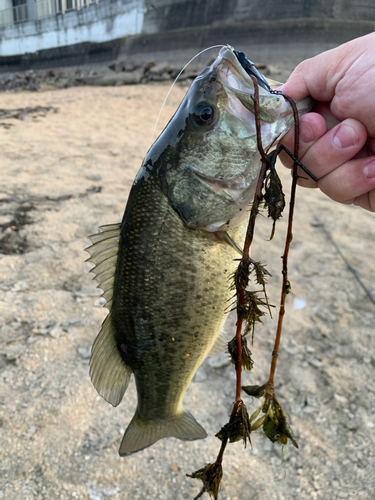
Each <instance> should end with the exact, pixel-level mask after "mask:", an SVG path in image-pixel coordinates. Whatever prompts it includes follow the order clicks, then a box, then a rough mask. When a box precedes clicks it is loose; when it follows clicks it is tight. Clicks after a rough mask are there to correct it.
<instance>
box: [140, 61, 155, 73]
mask: <svg viewBox="0 0 375 500" xmlns="http://www.w3.org/2000/svg"><path fill="white" fill-rule="evenodd" d="M154 66H155V62H154V61H148V62H146V64H145V65H144V66H143V69H144V71H148V70H150V69H151V68H153V67H154Z"/></svg>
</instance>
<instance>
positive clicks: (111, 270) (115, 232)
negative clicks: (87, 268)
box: [86, 224, 121, 310]
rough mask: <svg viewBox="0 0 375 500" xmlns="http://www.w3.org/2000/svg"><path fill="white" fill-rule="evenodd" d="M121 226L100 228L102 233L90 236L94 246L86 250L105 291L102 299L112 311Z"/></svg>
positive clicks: (93, 270) (113, 225) (96, 276)
mask: <svg viewBox="0 0 375 500" xmlns="http://www.w3.org/2000/svg"><path fill="white" fill-rule="evenodd" d="M120 231H121V224H108V225H106V226H100V233H97V234H93V235H91V236H89V238H90V240H91V241H92V243H93V244H92V245H91V246H89V247H88V248H86V250H87V251H88V253H89V254H90V257H89V258H88V259H87V261H89V262H93V263H94V264H95V267H94V268H93V269H91V271H92V272H93V273H94V274H95V279H97V281H98V282H99V285H98V288H101V289H102V290H103V294H102V297H104V298H105V299H106V301H107V303H106V307H107V308H108V309H109V310H111V307H112V296H113V282H114V274H115V271H116V264H117V254H118V247H119V241H120Z"/></svg>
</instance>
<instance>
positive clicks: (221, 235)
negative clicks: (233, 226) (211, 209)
mask: <svg viewBox="0 0 375 500" xmlns="http://www.w3.org/2000/svg"><path fill="white" fill-rule="evenodd" d="M214 234H215V235H216V237H217V238H218V239H219V240H221V241H224V242H225V243H227V244H228V245H230V246H231V247H232V248H234V249H235V250H236V251H237V252H238V253H239V254H240V255H241V257H242V248H241V247H240V246H239V245H237V243H236V242H235V241H234V240H232V238H231V237H230V236H229V234H228V233H227V232H226V231H216V232H215V233H214Z"/></svg>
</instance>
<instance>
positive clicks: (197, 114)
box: [194, 102, 215, 126]
mask: <svg viewBox="0 0 375 500" xmlns="http://www.w3.org/2000/svg"><path fill="white" fill-rule="evenodd" d="M194 119H195V123H196V124H197V125H200V126H207V125H211V124H212V123H213V121H214V120H215V109H214V107H213V106H212V105H211V104H208V103H206V102H202V103H200V104H198V106H197V107H196V108H195V111H194Z"/></svg>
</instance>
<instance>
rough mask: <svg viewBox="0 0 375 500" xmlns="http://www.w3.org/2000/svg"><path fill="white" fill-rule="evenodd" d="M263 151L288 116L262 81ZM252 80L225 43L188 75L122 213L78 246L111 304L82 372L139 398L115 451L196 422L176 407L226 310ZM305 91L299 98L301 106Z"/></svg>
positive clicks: (248, 194)
mask: <svg viewBox="0 0 375 500" xmlns="http://www.w3.org/2000/svg"><path fill="white" fill-rule="evenodd" d="M259 90H260V106H261V119H262V122H261V123H262V141H263V146H264V148H265V150H268V149H269V148H270V147H271V146H272V145H273V144H276V142H277V141H278V140H279V139H280V138H281V137H282V136H283V135H284V134H285V133H286V132H287V131H288V129H289V128H290V127H291V125H292V123H293V115H292V110H291V108H290V105H289V104H288V103H287V102H286V101H285V100H284V99H283V98H282V97H280V96H277V95H273V94H271V93H270V92H269V91H268V90H267V86H264V88H262V87H260V89H259ZM253 95H254V88H253V82H252V80H251V78H250V77H249V76H248V74H247V73H246V72H245V71H244V69H243V67H242V66H241V64H240V63H239V61H238V59H237V57H236V55H235V52H234V51H233V49H232V48H231V47H229V46H227V47H224V48H223V49H222V50H221V51H220V53H219V56H218V57H217V59H216V60H215V62H214V63H213V64H212V65H211V66H210V67H209V68H206V69H205V70H204V71H203V72H202V73H201V74H200V75H199V76H198V77H197V78H196V79H195V81H194V82H193V84H192V85H191V87H190V89H189V91H188V92H187V94H186V96H185V98H184V99H183V101H182V103H181V105H180V106H179V108H178V110H177V112H176V113H175V115H174V116H173V118H172V119H171V120H170V122H169V123H168V125H167V126H166V128H165V129H164V131H163V132H162V134H161V135H160V137H159V138H158V139H157V140H156V142H155V143H154V145H153V146H152V147H151V148H150V150H149V151H148V153H147V155H146V158H145V160H144V162H143V165H142V167H141V169H140V171H139V172H138V175H137V177H136V179H135V181H134V184H133V187H132V189H131V191H130V195H129V199H128V202H127V205H126V208H125V213H124V216H123V219H122V222H121V223H119V224H113V225H108V226H103V227H101V232H100V233H98V234H95V235H93V236H91V237H90V238H91V240H92V243H93V244H92V246H91V247H89V248H88V251H89V253H90V258H89V259H88V260H90V261H91V262H93V263H94V264H95V267H94V269H93V272H94V273H95V274H96V279H97V280H98V281H99V286H100V287H101V288H102V289H103V292H104V293H103V296H104V297H105V298H106V300H107V304H106V307H107V308H108V309H109V314H108V316H107V317H106V319H105V321H104V322H103V325H102V328H101V330H100V333H99V335H98V337H97V338H96V340H95V342H94V345H93V348H92V356H91V361H90V375H91V379H92V382H93V384H94V386H95V388H96V389H97V391H98V392H99V394H100V395H101V396H103V398H104V399H106V400H107V401H108V402H109V403H111V404H112V405H113V406H117V405H118V404H119V403H120V401H121V400H122V397H123V395H124V393H125V391H126V389H127V386H128V384H129V380H130V376H131V374H132V373H133V374H134V377H135V382H136V387H137V393H138V406H137V410H136V412H135V415H134V417H133V419H132V420H131V422H130V424H129V426H128V428H127V430H126V432H125V434H124V437H123V440H122V443H121V446H120V450H119V453H120V455H122V456H123V455H129V454H131V453H134V452H137V451H139V450H142V449H143V448H146V447H148V446H151V445H152V444H153V443H155V442H156V441H157V440H159V439H161V438H164V437H175V438H179V439H184V440H194V439H201V438H204V437H206V435H207V434H206V432H205V430H204V429H203V428H202V427H201V426H200V425H199V424H198V422H197V421H196V420H195V419H194V417H193V416H192V415H191V414H190V413H189V412H188V411H186V410H185V409H184V408H183V406H182V399H183V396H184V393H185V391H186V388H187V387H188V385H189V383H190V381H191V379H192V378H193V376H194V374H195V372H196V371H197V369H198V367H199V365H200V364H201V363H202V361H203V360H204V359H205V357H206V356H207V355H208V353H209V352H210V350H211V349H212V347H213V345H214V343H215V341H216V340H217V338H218V336H219V333H220V331H221V329H222V327H223V323H224V321H225V318H226V313H225V311H226V309H227V308H228V300H229V299H230V297H231V295H232V293H233V292H231V291H230V290H229V286H230V281H229V277H230V275H231V274H232V273H233V272H234V270H235V268H236V266H237V263H236V261H235V259H236V258H238V256H239V254H238V252H241V250H240V247H242V244H243V239H244V233H245V229H246V224H247V220H248V208H249V205H250V203H251V202H252V199H253V197H254V193H255V185H256V181H257V178H258V175H259V170H260V166H261V163H260V155H259V153H258V149H257V143H256V129H255V119H254V114H253V112H254V102H253ZM308 107H309V103H308V102H307V101H304V102H301V103H299V109H300V111H301V112H305V111H307V110H308Z"/></svg>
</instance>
